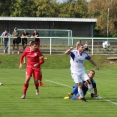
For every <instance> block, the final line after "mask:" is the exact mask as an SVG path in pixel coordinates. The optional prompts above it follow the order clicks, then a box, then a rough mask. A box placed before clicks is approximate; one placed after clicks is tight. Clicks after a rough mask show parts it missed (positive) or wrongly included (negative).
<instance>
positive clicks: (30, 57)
mask: <svg viewBox="0 0 117 117" xmlns="http://www.w3.org/2000/svg"><path fill="white" fill-rule="evenodd" d="M24 56H27V67H32V68H33V67H34V64H37V63H39V66H38V67H40V64H42V63H43V62H44V60H43V61H42V63H40V59H39V58H41V59H42V58H43V55H42V53H41V52H40V50H39V49H38V48H37V49H36V50H35V51H31V48H30V47H29V48H27V49H25V50H24V52H23V53H22V55H21V58H20V63H22V61H23V58H24Z"/></svg>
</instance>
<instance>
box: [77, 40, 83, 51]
mask: <svg viewBox="0 0 117 117" xmlns="http://www.w3.org/2000/svg"><path fill="white" fill-rule="evenodd" d="M81 43H82V41H81V40H79V41H77V42H76V49H78V45H79V44H81Z"/></svg>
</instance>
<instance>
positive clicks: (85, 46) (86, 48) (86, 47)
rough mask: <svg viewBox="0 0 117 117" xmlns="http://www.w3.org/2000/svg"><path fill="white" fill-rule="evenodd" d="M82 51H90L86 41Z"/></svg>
mask: <svg viewBox="0 0 117 117" xmlns="http://www.w3.org/2000/svg"><path fill="white" fill-rule="evenodd" d="M84 49H85V51H87V52H88V51H90V50H89V45H88V41H86V42H85V44H84Z"/></svg>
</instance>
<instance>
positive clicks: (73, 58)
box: [65, 44, 99, 102]
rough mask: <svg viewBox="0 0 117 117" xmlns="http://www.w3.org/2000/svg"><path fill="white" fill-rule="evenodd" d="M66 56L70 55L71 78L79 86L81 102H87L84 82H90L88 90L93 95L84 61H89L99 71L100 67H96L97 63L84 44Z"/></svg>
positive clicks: (69, 51)
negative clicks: (84, 93)
mask: <svg viewBox="0 0 117 117" xmlns="http://www.w3.org/2000/svg"><path fill="white" fill-rule="evenodd" d="M65 54H67V55H68V54H69V55H70V64H71V67H70V70H71V76H72V78H73V80H74V82H75V83H76V84H77V85H78V92H79V95H80V97H81V100H82V101H84V102H86V99H85V98H84V95H83V91H82V82H81V80H83V81H87V82H88V89H89V90H90V94H92V92H93V90H92V88H93V87H92V84H91V81H90V79H89V77H88V75H87V74H86V72H85V67H84V65H83V63H84V60H85V59H87V60H89V62H90V63H92V64H93V65H94V66H95V67H96V69H97V70H99V67H98V66H97V65H96V63H95V62H94V61H93V60H92V59H91V57H90V56H89V55H88V54H87V53H86V52H85V51H84V46H83V44H79V45H78V47H77V50H73V47H70V48H69V49H68V50H66V51H65Z"/></svg>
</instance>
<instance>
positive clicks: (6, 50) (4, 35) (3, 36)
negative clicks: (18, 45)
mask: <svg viewBox="0 0 117 117" xmlns="http://www.w3.org/2000/svg"><path fill="white" fill-rule="evenodd" d="M10 36H11V34H10V33H8V31H7V30H5V31H4V32H3V33H2V35H1V37H2V38H3V42H4V53H7V52H8V41H9V38H8V37H10Z"/></svg>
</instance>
